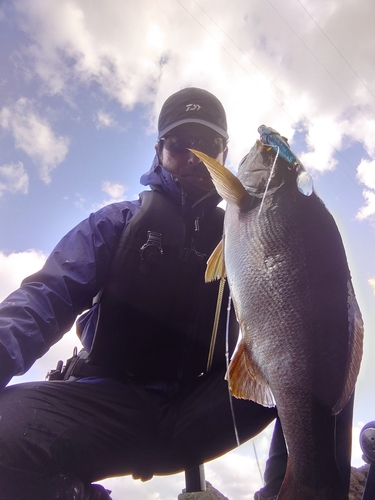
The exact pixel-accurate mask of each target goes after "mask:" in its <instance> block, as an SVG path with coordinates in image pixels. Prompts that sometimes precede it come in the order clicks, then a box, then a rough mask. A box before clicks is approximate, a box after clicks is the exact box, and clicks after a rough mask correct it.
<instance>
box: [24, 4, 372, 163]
mask: <svg viewBox="0 0 375 500" xmlns="http://www.w3.org/2000/svg"><path fill="white" fill-rule="evenodd" d="M16 5H17V7H18V10H19V12H20V13H22V16H23V17H22V19H23V25H22V27H23V29H24V31H26V32H27V33H28V34H29V35H30V44H29V49H28V53H27V55H28V56H29V57H30V56H31V58H32V61H33V66H32V70H33V71H34V72H35V73H36V74H37V75H38V76H39V77H40V78H41V79H42V81H43V82H44V85H45V88H46V89H48V92H50V93H52V94H53V93H61V94H65V95H67V94H69V93H70V92H73V93H74V90H73V89H74V87H76V86H77V83H78V84H79V83H81V84H83V85H85V86H86V87H87V86H88V85H90V84H91V83H92V82H96V83H97V84H98V85H99V88H101V90H102V92H103V93H104V94H106V95H108V96H110V97H111V98H114V99H116V100H118V101H119V102H120V103H121V104H122V106H124V107H125V108H132V107H133V106H134V105H135V104H136V103H143V104H150V108H149V111H150V113H151V114H150V123H151V124H152V126H155V119H156V114H157V111H158V110H159V109H160V106H161V104H162V102H163V101H164V99H165V98H166V97H167V96H168V95H170V94H171V93H172V92H174V91H176V90H178V89H179V88H181V87H184V86H188V85H198V86H203V87H206V88H208V89H209V90H211V91H213V92H214V93H216V94H217V95H218V97H219V98H221V99H222V101H223V102H224V104H225V106H226V108H227V111H228V119H229V124H230V133H231V148H230V156H229V166H231V165H230V163H232V164H233V165H232V166H237V164H238V161H239V160H240V159H241V158H242V156H243V155H244V154H245V153H246V150H247V149H248V148H249V147H250V145H251V144H252V143H253V142H254V140H255V138H256V135H257V134H256V130H257V127H258V126H259V125H260V124H261V123H265V124H266V125H270V126H272V127H274V128H276V129H278V130H279V131H280V132H281V133H282V134H283V135H285V136H287V137H289V139H292V137H293V130H294V127H295V125H296V123H301V122H302V123H304V125H305V128H306V132H307V142H308V145H309V147H310V149H311V150H310V152H308V153H306V155H305V156H304V161H305V163H306V164H307V165H308V166H309V168H314V169H317V170H320V171H324V170H331V169H333V168H334V167H335V164H336V162H335V160H334V159H333V155H334V153H335V150H336V149H338V150H340V149H342V148H343V147H344V145H343V137H344V136H347V137H348V138H349V139H350V138H354V139H355V140H359V141H360V142H362V143H363V144H364V147H365V149H366V150H367V152H368V153H369V154H374V153H375V150H374V145H373V144H374V142H373V139H372V138H373V128H374V123H373V122H374V120H375V106H374V97H373V96H372V94H371V93H370V92H369V90H368V89H367V86H370V84H371V82H372V81H373V50H372V42H371V40H372V37H371V36H370V34H371V33H372V25H373V23H372V19H373V15H372V10H371V6H370V5H369V2H367V1H365V0H362V1H360V3H359V4H358V7H356V9H353V8H352V2H351V1H350V0H343V1H342V2H340V4H338V3H337V2H336V0H330V1H327V2H325V3H324V5H323V4H322V3H321V2H319V3H318V5H317V3H316V2H314V1H312V0H307V1H305V2H304V3H303V5H302V4H298V3H287V2H283V3H282V4H281V5H279V4H275V5H271V4H270V3H269V2H259V1H258V2H255V3H254V2H247V1H245V0H233V2H232V3H231V6H230V9H231V12H235V13H236V15H235V16H234V15H229V14H230V13H229V12H228V4H227V2H226V1H225V0H218V1H217V2H215V4H212V2H210V0H202V1H201V2H199V4H198V3H195V2H192V3H187V2H186V3H185V2H182V4H180V3H179V2H175V1H174V0H166V1H165V2H164V3H163V15H162V16H161V15H160V6H159V5H158V3H155V2H152V1H151V0H141V1H140V2H138V3H137V7H136V8H135V7H134V3H133V2H122V1H121V0H113V1H112V2H110V4H108V5H106V7H105V8H103V6H102V4H101V3H100V2H93V3H90V5H88V4H87V3H86V2H82V1H79V0H71V1H69V2H67V1H62V2H58V3H53V4H52V3H51V2H47V1H45V0H37V1H35V2H32V3H30V2H29V1H27V0H18V1H17V2H16ZM176 27H178V29H176ZM322 30H324V32H323V31H322ZM348 33H350V34H351V35H350V36H348ZM354 39H355V43H353V40H354ZM99 123H100V124H101V125H102V126H111V124H112V122H111V119H110V116H109V115H106V114H102V115H101V117H99ZM371 124H372V125H371Z"/></svg>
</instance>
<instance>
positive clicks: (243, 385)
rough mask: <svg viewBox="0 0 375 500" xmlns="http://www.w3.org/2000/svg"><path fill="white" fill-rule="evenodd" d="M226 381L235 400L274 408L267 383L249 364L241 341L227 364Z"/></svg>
mask: <svg viewBox="0 0 375 500" xmlns="http://www.w3.org/2000/svg"><path fill="white" fill-rule="evenodd" d="M226 379H227V380H228V383H229V388H230V390H231V393H232V394H233V396H235V397H236V398H240V399H250V400H252V401H254V402H255V403H258V404H261V405H263V406H267V407H273V406H275V400H274V397H273V394H272V391H271V388H270V386H269V385H268V382H267V381H266V380H265V379H264V377H263V375H262V374H261V373H260V371H259V369H258V368H257V367H256V366H255V364H254V363H252V362H251V360H250V359H249V356H248V354H247V352H246V346H245V344H244V342H243V340H241V341H240V343H239V345H238V347H237V350H236V352H235V354H234V356H233V359H232V361H231V362H230V364H229V368H228V372H227V375H226Z"/></svg>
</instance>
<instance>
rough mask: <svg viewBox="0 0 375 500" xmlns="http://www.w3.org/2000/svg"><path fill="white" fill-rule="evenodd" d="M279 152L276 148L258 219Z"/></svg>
mask: <svg viewBox="0 0 375 500" xmlns="http://www.w3.org/2000/svg"><path fill="white" fill-rule="evenodd" d="M265 146H267V144H265ZM279 151H280V148H279V146H277V151H276V156H275V159H274V160H273V165H272V168H271V170H270V175H269V176H268V181H267V185H266V189H265V191H264V194H263V198H262V202H261V204H260V207H259V212H258V217H259V215H260V212H261V211H262V208H263V203H264V198H265V197H266V194H267V191H268V187H269V185H270V182H271V179H272V175H273V172H274V170H275V165H276V160H277V158H278V156H279Z"/></svg>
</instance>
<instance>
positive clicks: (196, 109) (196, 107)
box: [186, 104, 201, 111]
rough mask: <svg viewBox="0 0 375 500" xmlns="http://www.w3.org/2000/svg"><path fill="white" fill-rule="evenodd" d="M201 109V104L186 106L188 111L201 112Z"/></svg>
mask: <svg viewBox="0 0 375 500" xmlns="http://www.w3.org/2000/svg"><path fill="white" fill-rule="evenodd" d="M200 109H201V107H200V106H199V104H186V111H199V110H200Z"/></svg>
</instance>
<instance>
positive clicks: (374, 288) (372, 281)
mask: <svg viewBox="0 0 375 500" xmlns="http://www.w3.org/2000/svg"><path fill="white" fill-rule="evenodd" d="M368 282H369V285H370V287H371V288H372V293H373V294H374V295H375V278H371V279H369V280H368Z"/></svg>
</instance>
